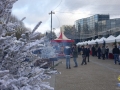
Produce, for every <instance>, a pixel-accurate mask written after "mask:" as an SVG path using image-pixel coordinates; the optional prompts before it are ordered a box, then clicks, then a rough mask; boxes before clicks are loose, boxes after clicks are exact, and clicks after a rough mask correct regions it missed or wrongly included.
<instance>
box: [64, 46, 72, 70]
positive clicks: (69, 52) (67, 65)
mask: <svg viewBox="0 0 120 90" xmlns="http://www.w3.org/2000/svg"><path fill="white" fill-rule="evenodd" d="M64 54H65V57H66V69H71V67H70V55H71V54H72V50H71V48H70V46H65V48H64Z"/></svg>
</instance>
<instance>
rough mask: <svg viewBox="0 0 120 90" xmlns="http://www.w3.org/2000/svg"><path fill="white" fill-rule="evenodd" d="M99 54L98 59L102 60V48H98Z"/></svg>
mask: <svg viewBox="0 0 120 90" xmlns="http://www.w3.org/2000/svg"><path fill="white" fill-rule="evenodd" d="M97 52H98V59H101V48H100V46H99V47H98V50H97Z"/></svg>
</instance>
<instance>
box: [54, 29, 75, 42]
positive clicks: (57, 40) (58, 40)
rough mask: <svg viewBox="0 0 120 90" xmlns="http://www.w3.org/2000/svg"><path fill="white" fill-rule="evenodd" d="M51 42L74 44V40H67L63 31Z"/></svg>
mask: <svg viewBox="0 0 120 90" xmlns="http://www.w3.org/2000/svg"><path fill="white" fill-rule="evenodd" d="M52 42H74V40H71V39H68V38H67V37H66V36H65V35H64V33H63V31H62V30H61V31H60V35H59V37H58V38H56V39H54V40H52Z"/></svg>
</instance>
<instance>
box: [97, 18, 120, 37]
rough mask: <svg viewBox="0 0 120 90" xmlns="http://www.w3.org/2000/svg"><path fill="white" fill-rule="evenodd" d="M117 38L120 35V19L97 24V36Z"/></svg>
mask: <svg viewBox="0 0 120 90" xmlns="http://www.w3.org/2000/svg"><path fill="white" fill-rule="evenodd" d="M111 34H112V35H114V36H117V35H119V34H120V18H116V19H109V20H103V21H99V22H98V36H101V37H102V36H105V37H106V36H109V35H111Z"/></svg>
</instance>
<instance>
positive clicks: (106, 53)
mask: <svg viewBox="0 0 120 90" xmlns="http://www.w3.org/2000/svg"><path fill="white" fill-rule="evenodd" d="M108 56H109V48H108V46H106V49H105V57H106V59H108Z"/></svg>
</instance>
